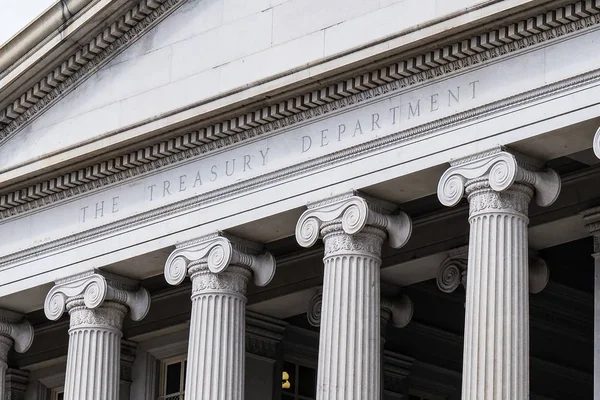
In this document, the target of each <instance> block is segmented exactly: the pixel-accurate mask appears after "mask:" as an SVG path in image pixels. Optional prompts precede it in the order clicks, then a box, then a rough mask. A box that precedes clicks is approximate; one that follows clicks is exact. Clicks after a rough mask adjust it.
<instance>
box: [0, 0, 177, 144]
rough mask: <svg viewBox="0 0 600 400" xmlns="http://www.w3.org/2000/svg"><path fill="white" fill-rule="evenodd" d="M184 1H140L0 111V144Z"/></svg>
mask: <svg viewBox="0 0 600 400" xmlns="http://www.w3.org/2000/svg"><path fill="white" fill-rule="evenodd" d="M185 1H186V0H141V1H140V2H139V3H138V4H136V5H135V6H134V7H132V8H131V9H129V10H128V11H127V12H126V13H124V14H123V15H122V16H121V17H120V18H118V19H117V20H116V21H114V22H113V23H112V24H111V25H110V26H108V27H107V28H105V29H104V30H102V32H100V33H99V34H97V35H96V36H95V37H94V38H92V39H91V40H90V41H89V42H88V43H87V44H85V45H83V46H81V47H80V48H79V49H78V50H77V51H76V52H75V53H73V54H71V55H70V57H69V58H68V59H66V60H65V61H63V62H62V63H61V64H60V65H59V66H58V67H56V68H55V69H54V70H53V71H51V72H50V73H48V74H47V75H46V76H45V77H43V78H42V79H41V80H40V81H38V82H37V83H36V84H35V85H33V86H32V87H29V88H28V89H27V91H26V92H25V93H23V94H21V95H20V96H19V97H18V98H17V99H15V100H14V101H13V102H12V103H11V104H9V105H8V106H7V107H6V108H4V109H1V110H0V146H1V145H2V143H3V142H5V141H6V140H8V139H9V138H10V137H12V135H14V134H15V133H16V132H17V131H18V130H19V128H21V127H22V126H23V125H24V124H26V123H27V122H29V121H31V120H32V119H33V118H34V117H36V116H37V115H38V114H39V113H41V112H42V111H44V110H46V109H47V108H48V107H50V106H52V105H54V104H55V103H56V102H57V101H58V100H60V99H62V98H63V97H64V96H65V95H66V94H68V93H69V92H70V91H71V90H73V89H74V88H75V87H77V86H78V85H79V84H80V83H81V82H83V81H84V80H85V79H87V78H88V77H89V76H90V75H91V74H92V73H94V72H96V71H97V70H98V69H99V68H101V67H102V66H104V65H105V64H106V63H107V62H108V61H110V60H111V59H112V58H113V57H114V56H116V55H117V54H119V53H120V52H121V51H123V50H124V49H125V48H126V47H127V46H129V45H130V44H131V43H133V42H134V41H135V40H137V39H138V38H140V37H141V36H142V35H143V34H144V33H146V32H147V31H148V30H149V29H150V28H152V27H153V26H154V25H156V24H157V23H158V22H160V21H162V20H163V19H164V18H165V17H166V16H167V15H169V14H170V13H171V12H172V11H174V10H175V9H176V7H177V6H179V5H181V4H183V3H184V2H185Z"/></svg>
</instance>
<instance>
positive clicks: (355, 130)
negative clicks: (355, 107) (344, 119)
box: [352, 119, 363, 137]
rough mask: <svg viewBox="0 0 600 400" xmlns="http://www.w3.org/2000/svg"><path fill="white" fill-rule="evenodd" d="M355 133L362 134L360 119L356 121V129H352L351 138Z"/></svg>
mask: <svg viewBox="0 0 600 400" xmlns="http://www.w3.org/2000/svg"><path fill="white" fill-rule="evenodd" d="M356 132H359V133H360V134H361V135H362V134H363V131H362V127H361V126H360V119H357V120H356V128H354V133H353V134H352V137H354V136H356Z"/></svg>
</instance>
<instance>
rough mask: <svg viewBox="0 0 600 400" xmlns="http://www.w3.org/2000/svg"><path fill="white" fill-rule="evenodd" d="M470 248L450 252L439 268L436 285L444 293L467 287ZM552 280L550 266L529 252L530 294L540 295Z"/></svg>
mask: <svg viewBox="0 0 600 400" xmlns="http://www.w3.org/2000/svg"><path fill="white" fill-rule="evenodd" d="M468 252H469V247H468V246H461V247H458V248H456V249H452V250H450V251H448V257H446V259H444V261H442V263H441V264H440V266H439V268H438V274H437V277H436V283H437V287H438V289H440V290H441V291H442V292H444V293H452V292H454V291H455V290H456V289H457V288H458V286H459V285H461V284H462V285H463V287H465V288H466V287H467V275H468V270H467V266H468ZM549 279H550V269H549V268H548V264H546V261H544V259H543V258H541V257H540V256H539V255H538V254H537V253H536V252H535V251H533V250H530V251H529V293H532V294H537V293H540V292H541V291H542V290H544V288H545V287H546V285H547V284H548V280H549Z"/></svg>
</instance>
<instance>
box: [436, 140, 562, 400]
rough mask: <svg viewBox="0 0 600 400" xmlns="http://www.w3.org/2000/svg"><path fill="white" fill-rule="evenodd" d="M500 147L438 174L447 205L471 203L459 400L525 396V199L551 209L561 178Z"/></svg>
mask: <svg viewBox="0 0 600 400" xmlns="http://www.w3.org/2000/svg"><path fill="white" fill-rule="evenodd" d="M536 164H537V163H535V162H534V161H533V160H531V159H526V158H525V157H524V156H517V155H515V154H513V153H510V152H508V151H506V150H505V149H503V148H495V149H492V150H490V151H487V152H484V153H480V154H476V155H474V156H472V157H468V158H465V159H461V160H458V161H456V162H453V163H452V164H451V167H450V168H449V169H448V170H447V171H446V172H445V173H444V174H443V175H442V178H441V179H440V183H439V185H438V198H439V199H440V202H441V203H442V204H444V205H446V206H454V205H456V204H458V202H459V201H460V200H461V198H462V197H463V195H465V194H466V195H467V199H468V201H469V223H470V225H471V228H470V234H469V249H468V254H469V257H468V262H467V270H468V271H469V272H468V273H469V277H468V283H467V287H466V291H467V296H466V305H465V307H466V318H465V342H464V355H463V385H462V398H463V400H475V399H486V400H501V399H506V398H510V399H513V400H525V399H528V398H529V296H528V289H529V276H528V273H529V263H528V258H529V257H528V239H527V224H528V222H529V219H528V207H529V201H530V200H531V199H532V198H534V197H535V200H536V202H537V203H538V204H539V205H540V206H547V205H550V204H552V203H553V202H554V201H555V200H556V198H557V197H558V194H559V192H560V178H559V177H558V175H557V174H556V172H554V171H552V170H547V171H542V170H541V169H540V168H539V165H536Z"/></svg>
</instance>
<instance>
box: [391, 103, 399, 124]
mask: <svg viewBox="0 0 600 400" xmlns="http://www.w3.org/2000/svg"><path fill="white" fill-rule="evenodd" d="M396 110H398V112H400V106H396V107H392V108H390V112H391V113H392V124H396Z"/></svg>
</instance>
